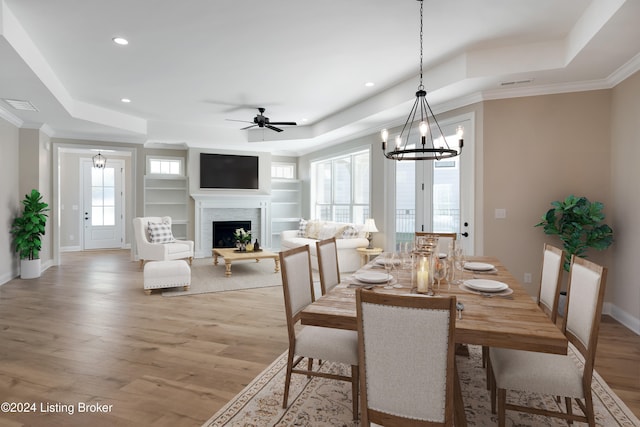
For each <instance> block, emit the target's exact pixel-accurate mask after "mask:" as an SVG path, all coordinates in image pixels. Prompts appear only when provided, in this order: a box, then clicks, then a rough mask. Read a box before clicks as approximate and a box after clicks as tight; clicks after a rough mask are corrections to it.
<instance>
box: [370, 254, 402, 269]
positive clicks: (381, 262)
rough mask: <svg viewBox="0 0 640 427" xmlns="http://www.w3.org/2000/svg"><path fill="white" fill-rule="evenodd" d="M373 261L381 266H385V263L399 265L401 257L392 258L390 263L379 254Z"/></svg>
mask: <svg viewBox="0 0 640 427" xmlns="http://www.w3.org/2000/svg"><path fill="white" fill-rule="evenodd" d="M374 262H375V263H376V264H378V265H381V266H383V267H384V266H386V265H387V264H393V265H400V264H402V260H401V259H394V260H393V262H392V263H390V262H389V261H387V260H386V259H385V258H384V257H383V256H379V257H377V258H376V259H375V260H374Z"/></svg>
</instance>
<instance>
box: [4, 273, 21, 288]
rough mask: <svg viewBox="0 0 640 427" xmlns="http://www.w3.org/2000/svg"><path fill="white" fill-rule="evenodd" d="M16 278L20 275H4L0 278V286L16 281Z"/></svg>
mask: <svg viewBox="0 0 640 427" xmlns="http://www.w3.org/2000/svg"><path fill="white" fill-rule="evenodd" d="M16 277H18V275H17V274H14V273H7V274H3V275H2V276H0V286H2V285H4V284H5V283H7V282H9V281H11V280H13V279H15V278H16Z"/></svg>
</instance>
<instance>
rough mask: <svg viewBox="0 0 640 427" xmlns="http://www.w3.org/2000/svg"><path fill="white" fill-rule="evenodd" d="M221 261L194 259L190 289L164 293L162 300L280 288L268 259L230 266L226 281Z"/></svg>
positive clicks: (277, 275)
mask: <svg viewBox="0 0 640 427" xmlns="http://www.w3.org/2000/svg"><path fill="white" fill-rule="evenodd" d="M224 273H225V265H224V260H223V259H221V260H220V262H219V263H218V265H213V258H198V259H194V260H193V264H192V265H191V286H190V287H189V290H187V291H183V290H182V288H175V289H167V290H164V291H163V292H162V296H164V297H175V296H184V295H197V294H206V293H210V292H223V291H237V290H242V289H254V288H264V287H268V286H282V276H281V275H280V273H279V272H278V273H276V272H275V262H274V260H272V259H261V260H260V262H256V261H255V260H246V261H236V262H234V263H233V264H232V265H231V276H230V277H226V276H225V275H224Z"/></svg>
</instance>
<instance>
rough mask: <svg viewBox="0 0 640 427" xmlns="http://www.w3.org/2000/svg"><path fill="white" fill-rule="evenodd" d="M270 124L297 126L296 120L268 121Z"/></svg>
mask: <svg viewBox="0 0 640 427" xmlns="http://www.w3.org/2000/svg"><path fill="white" fill-rule="evenodd" d="M269 123H270V124H272V125H289V126H297V125H298V124H297V123H296V122H269Z"/></svg>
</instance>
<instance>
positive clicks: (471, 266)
mask: <svg viewBox="0 0 640 427" xmlns="http://www.w3.org/2000/svg"><path fill="white" fill-rule="evenodd" d="M464 270H465V271H470V272H472V273H477V274H498V269H496V266H495V265H493V264H489V263H486V262H465V263H464Z"/></svg>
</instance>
